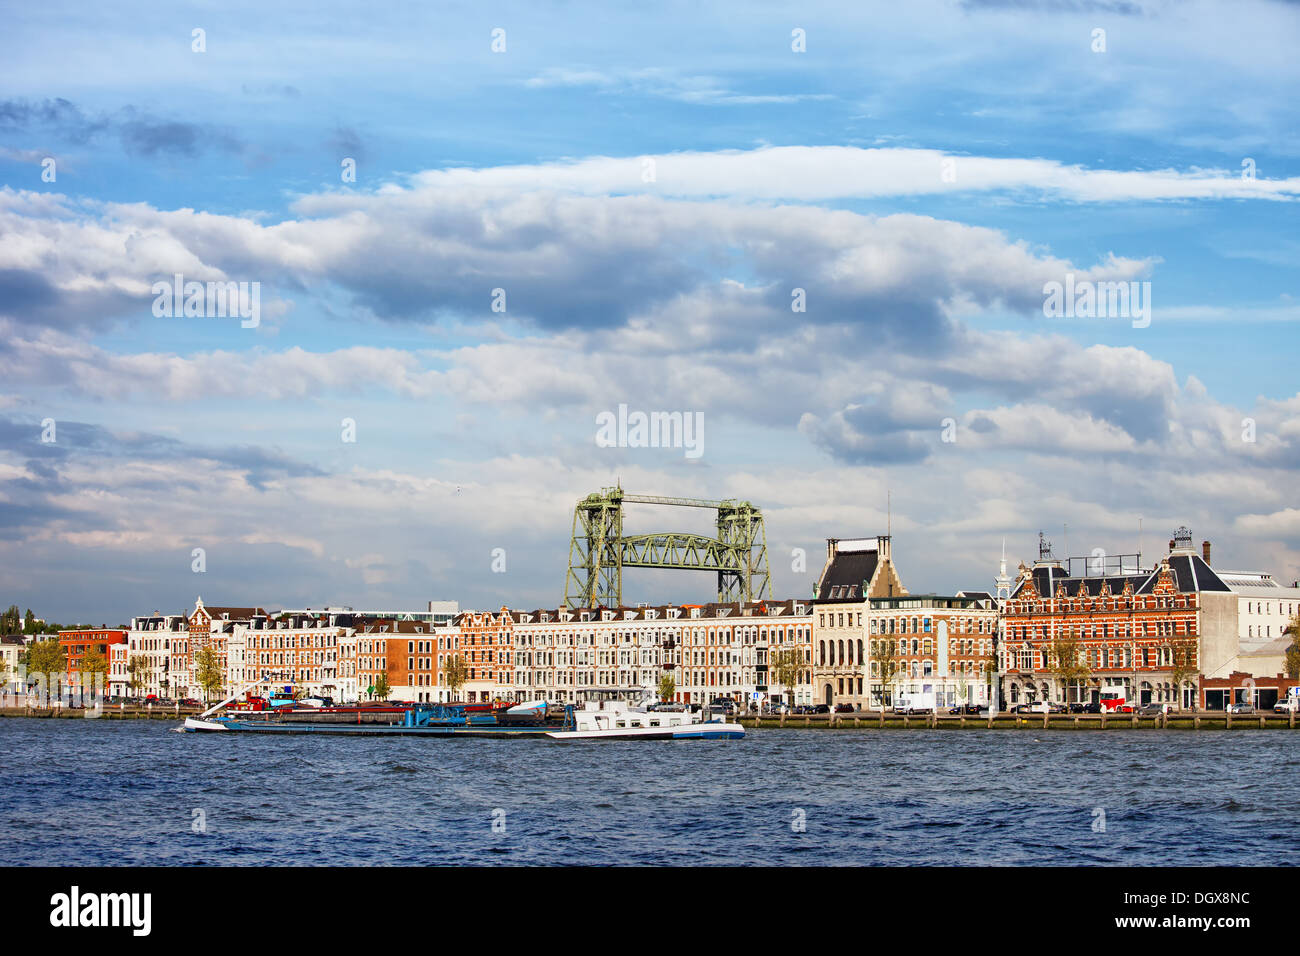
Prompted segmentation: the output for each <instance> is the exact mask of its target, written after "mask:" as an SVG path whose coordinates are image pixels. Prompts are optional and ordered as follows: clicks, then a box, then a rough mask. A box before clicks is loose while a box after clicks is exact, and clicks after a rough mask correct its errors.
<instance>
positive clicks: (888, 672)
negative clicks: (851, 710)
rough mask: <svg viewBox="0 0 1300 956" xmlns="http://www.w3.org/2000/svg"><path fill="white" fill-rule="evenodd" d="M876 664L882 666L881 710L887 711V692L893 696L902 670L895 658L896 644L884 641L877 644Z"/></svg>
mask: <svg viewBox="0 0 1300 956" xmlns="http://www.w3.org/2000/svg"><path fill="white" fill-rule="evenodd" d="M876 663H877V664H878V665H879V666H880V709H881V710H884V709H885V703H886V702H885V692H886V691H888V692H889V693H890V694H891V695H892V694H893V690H892V688H893V686H894V684H895V683H896V682H897V680H898V675H899V672H900V670H901V669H902V668H901V665H900V664H899V661H898V658H897V657H896V656H895V650H894V642H893V641H892V640H883V641H877V642H876Z"/></svg>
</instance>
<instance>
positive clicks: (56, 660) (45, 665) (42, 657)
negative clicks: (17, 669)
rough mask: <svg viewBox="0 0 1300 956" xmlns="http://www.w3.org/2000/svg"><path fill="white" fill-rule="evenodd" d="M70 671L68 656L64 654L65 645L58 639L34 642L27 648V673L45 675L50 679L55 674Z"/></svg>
mask: <svg viewBox="0 0 1300 956" xmlns="http://www.w3.org/2000/svg"><path fill="white" fill-rule="evenodd" d="M67 669H68V655H67V654H66V653H64V650H63V645H62V644H60V643H59V641H58V639H57V638H53V637H50V638H46V639H45V640H43V641H32V643H31V645H30V646H29V647H28V648H27V672H28V673H29V674H45V675H46V676H47V677H50V676H52V675H55V674H62V673H64V672H65V671H66V670H67Z"/></svg>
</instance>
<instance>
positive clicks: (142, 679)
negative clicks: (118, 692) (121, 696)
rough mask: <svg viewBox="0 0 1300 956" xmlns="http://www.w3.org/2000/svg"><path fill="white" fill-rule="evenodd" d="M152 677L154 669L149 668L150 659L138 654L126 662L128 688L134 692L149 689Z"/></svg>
mask: <svg viewBox="0 0 1300 956" xmlns="http://www.w3.org/2000/svg"><path fill="white" fill-rule="evenodd" d="M152 676H153V668H151V667H150V666H149V659H148V658H146V657H141V656H140V655H139V654H137V655H135V656H134V657H132V658H131V659H130V660H128V661H127V662H126V686H127V687H129V688H130V689H131V690H132V691H133V692H134V691H139V690H141V689H143V688H144V687H147V686H148V684H149V678H150V677H152Z"/></svg>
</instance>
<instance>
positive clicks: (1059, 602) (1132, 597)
mask: <svg viewBox="0 0 1300 956" xmlns="http://www.w3.org/2000/svg"><path fill="white" fill-rule="evenodd" d="M1140 564H1141V561H1140V557H1139V556H1138V555H1115V556H1109V557H1108V556H1105V555H1102V554H1100V553H1098V554H1095V555H1092V556H1089V557H1086V558H1071V559H1066V560H1065V561H1060V560H1057V559H1055V558H1053V557H1052V556H1051V555H1050V553H1048V552H1047V551H1046V550H1045V549H1040V555H1039V559H1038V560H1037V561H1036V562H1035V563H1034V565H1033V566H1032V567H1026V566H1025V565H1023V564H1022V565H1021V566H1020V574H1019V578H1018V581H1017V583H1016V588H1015V590H1014V592H1013V593H1012V596H1011V598H1010V600H1008V601H1007V603H1006V607H1005V609H1004V616H1005V619H1004V622H1003V623H1004V633H1005V640H1004V653H1003V660H1002V668H1003V672H1004V678H1005V679H1004V690H1005V693H1006V702H1007V703H1008V704H1015V703H1017V702H1020V701H1023V700H1035V699H1038V700H1041V699H1051V700H1056V701H1063V702H1067V703H1072V702H1074V701H1076V700H1083V701H1093V702H1095V701H1097V700H1099V698H1100V694H1101V691H1102V689H1103V688H1104V687H1110V688H1115V687H1122V688H1123V691H1124V696H1125V699H1126V700H1130V701H1136V702H1138V703H1151V702H1157V703H1162V702H1168V703H1173V704H1175V705H1176V706H1178V707H1190V706H1192V705H1193V703H1194V702H1195V700H1196V690H1195V687H1194V683H1195V680H1196V676H1197V674H1198V673H1212V672H1214V671H1215V670H1216V669H1221V668H1223V667H1224V666H1225V665H1228V664H1231V662H1232V661H1233V660H1235V658H1236V657H1237V642H1236V605H1237V599H1236V596H1235V595H1234V594H1233V593H1232V591H1231V590H1230V589H1229V588H1228V586H1227V585H1226V584H1225V583H1224V582H1223V581H1222V580H1221V579H1220V578H1219V577H1218V575H1217V574H1215V573H1214V571H1213V570H1211V569H1210V566H1209V564H1208V563H1207V562H1206V561H1205V559H1204V556H1203V555H1201V554H1198V553H1197V552H1196V550H1195V549H1194V548H1193V547H1192V543H1191V532H1189V531H1187V529H1186V528H1180V529H1179V531H1178V533H1177V534H1176V535H1175V538H1174V540H1172V541H1170V549H1169V554H1168V555H1167V556H1165V557H1164V558H1162V559H1161V560H1160V562H1159V564H1158V565H1157V566H1156V567H1155V568H1141V567H1140ZM1072 659H1073V660H1075V661H1076V664H1075V667H1074V668H1073V669H1071V668H1070V667H1069V663H1070V661H1071V660H1072ZM1071 670H1072V671H1073V672H1071Z"/></svg>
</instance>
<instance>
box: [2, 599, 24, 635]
mask: <svg viewBox="0 0 1300 956" xmlns="http://www.w3.org/2000/svg"><path fill="white" fill-rule="evenodd" d="M22 620H23V612H22V611H20V610H18V605H17V604H10V605H9V610H7V611H5V612H4V614H0V633H3V634H20V633H22Z"/></svg>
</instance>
